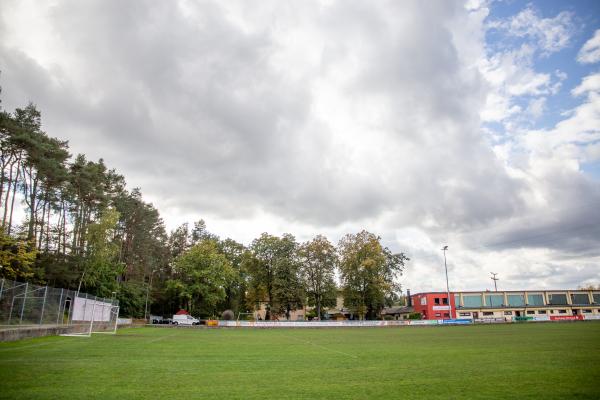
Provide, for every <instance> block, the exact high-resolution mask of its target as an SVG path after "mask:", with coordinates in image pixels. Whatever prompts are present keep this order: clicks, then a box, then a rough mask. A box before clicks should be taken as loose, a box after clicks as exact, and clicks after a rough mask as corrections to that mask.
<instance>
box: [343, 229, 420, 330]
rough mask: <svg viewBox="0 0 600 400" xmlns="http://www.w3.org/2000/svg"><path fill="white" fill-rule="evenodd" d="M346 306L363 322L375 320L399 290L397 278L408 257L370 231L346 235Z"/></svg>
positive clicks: (344, 265)
mask: <svg viewBox="0 0 600 400" xmlns="http://www.w3.org/2000/svg"><path fill="white" fill-rule="evenodd" d="M338 251H339V253H340V275H341V280H342V287H343V294H344V305H345V306H346V307H350V308H353V309H354V311H355V313H356V314H358V315H359V317H360V318H361V319H364V318H369V319H374V318H376V317H377V315H378V313H379V311H380V310H381V309H382V308H383V307H384V305H385V303H386V297H390V296H392V294H393V292H394V291H395V290H396V289H397V288H398V285H397V283H396V282H395V281H394V280H395V278H396V277H397V276H398V275H400V274H401V273H402V270H403V267H404V262H405V261H407V260H408V258H407V257H406V256H405V255H404V254H403V253H400V254H392V253H391V251H389V249H387V248H384V247H383V246H382V245H381V243H380V238H379V237H377V236H376V235H374V234H372V233H369V232H367V231H361V232H359V233H357V234H354V235H353V234H348V235H346V236H344V237H343V238H342V239H341V240H340V243H339V246H338Z"/></svg>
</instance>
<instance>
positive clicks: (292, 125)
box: [0, 0, 600, 293]
mask: <svg viewBox="0 0 600 400" xmlns="http://www.w3.org/2000/svg"><path fill="white" fill-rule="evenodd" d="M0 71H1V75H0V85H1V86H2V107H3V108H4V109H6V110H13V109H14V108H16V107H22V106H24V105H26V104H27V103H28V102H30V101H31V102H33V103H34V104H36V105H37V106H38V108H39V109H40V110H41V111H42V118H43V125H44V129H45V130H46V132H47V133H48V134H49V135H50V136H55V137H59V138H61V139H66V140H68V141H69V145H70V148H71V151H72V153H74V154H76V153H84V154H86V155H87V157H88V158H89V159H99V158H103V159H104V160H105V162H106V163H107V165H108V166H109V167H113V168H116V169H117V171H118V172H119V173H121V174H123V175H124V176H125V178H126V180H127V182H128V185H129V187H130V188H133V187H139V188H141V190H142V193H143V194H144V198H145V199H146V200H148V201H150V202H152V203H153V204H154V205H155V206H156V207H157V208H158V209H159V211H160V213H161V216H162V217H163V219H164V221H165V224H166V226H167V227H168V229H174V228H175V227H176V226H178V225H179V224H181V223H184V222H190V223H192V222H193V221H196V220H198V219H200V218H203V219H204V220H205V221H206V223H207V225H208V229H209V230H210V231H211V232H213V233H216V234H218V235H220V236H221V237H231V238H233V239H236V240H238V241H240V242H243V243H245V244H249V243H250V242H251V241H252V239H254V238H256V237H258V236H259V235H260V234H261V233H262V232H269V233H271V234H276V235H280V234H282V233H284V232H289V233H292V234H293V235H295V236H296V238H297V239H298V240H299V241H306V240H310V239H311V238H312V237H314V236H315V235H317V234H323V235H326V236H327V237H328V238H329V239H330V240H331V241H332V242H334V243H337V241H338V240H339V239H340V238H341V237H342V236H343V235H344V234H347V233H355V232H358V231H360V230H362V229H366V230H369V231H371V232H373V233H376V234H378V235H379V236H381V238H382V241H383V243H384V244H385V245H386V246H388V247H389V248H390V249H391V250H393V251H395V252H400V251H402V252H404V253H405V254H407V255H408V256H409V257H410V259H411V260H410V261H409V262H408V263H407V265H406V270H405V273H404V275H403V276H402V277H401V278H400V282H401V283H402V285H403V286H404V288H405V289H406V288H408V289H411V291H412V292H413V293H414V292H418V291H426V290H445V283H446V282H445V276H444V254H443V252H442V251H441V248H442V247H443V246H444V245H448V246H449V250H448V252H447V253H446V255H447V263H448V271H449V283H450V289H451V290H485V289H490V288H493V281H492V280H491V279H490V272H496V273H498V277H499V278H500V280H499V281H498V288H499V289H501V290H519V289H526V288H529V289H554V288H577V287H579V286H582V285H589V284H600V2H597V1H584V0H574V1H570V2H565V1H533V2H523V1H477V0H469V1H466V2H463V1H446V0H439V1H433V0H432V1H418V0H415V1H409V0H407V1H401V2H399V1H377V2H369V1H364V0H363V1H354V0H345V1H332V0H323V1H304V0H302V1H300V0H298V1H292V0H290V1H276V0H275V1H255V2H249V1H227V2H223V1H210V0H207V1H186V0H180V1H170V2H156V1H150V0H148V1H137V0H136V1H127V2H123V1H118V0H97V1H94V0H89V1H88V0H86V1H62V0H55V1H46V2H38V1H33V0H0Z"/></svg>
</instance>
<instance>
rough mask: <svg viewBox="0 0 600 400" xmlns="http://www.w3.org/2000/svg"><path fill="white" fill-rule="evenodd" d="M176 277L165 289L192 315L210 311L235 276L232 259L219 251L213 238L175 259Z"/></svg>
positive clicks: (219, 300)
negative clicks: (230, 260)
mask: <svg viewBox="0 0 600 400" xmlns="http://www.w3.org/2000/svg"><path fill="white" fill-rule="evenodd" d="M174 267H175V271H176V274H177V278H176V279H171V280H170V281H169V282H168V283H167V290H168V291H169V292H170V293H171V294H172V295H173V296H174V297H175V298H177V299H178V300H179V304H180V306H181V307H182V308H185V309H187V310H188V311H190V312H191V313H193V314H195V315H212V314H215V313H216V312H217V309H216V306H217V304H219V302H222V301H223V300H224V299H225V297H226V292H225V289H226V288H227V287H228V286H229V285H231V283H232V281H233V280H234V279H235V271H234V270H233V268H232V266H231V263H230V262H229V260H228V259H227V257H225V255H223V254H222V253H220V252H219V248H218V246H217V243H216V242H215V241H214V240H204V241H201V242H199V243H198V244H196V245H195V246H193V247H192V248H191V249H189V250H188V251H187V252H185V253H183V254H182V255H181V256H179V257H178V258H177V259H176V260H175V265H174Z"/></svg>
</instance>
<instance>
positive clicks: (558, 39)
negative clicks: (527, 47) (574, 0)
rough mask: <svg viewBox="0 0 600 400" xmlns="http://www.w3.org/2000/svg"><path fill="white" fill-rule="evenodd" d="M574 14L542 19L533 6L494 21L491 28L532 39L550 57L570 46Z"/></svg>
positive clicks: (566, 12)
mask: <svg viewBox="0 0 600 400" xmlns="http://www.w3.org/2000/svg"><path fill="white" fill-rule="evenodd" d="M573 17H574V15H573V13H572V12H569V11H562V12H560V13H558V14H557V15H556V16H554V17H553V18H542V17H541V16H540V15H539V13H538V11H537V10H536V9H535V8H534V7H532V6H531V5H529V6H527V7H526V8H525V9H524V10H522V11H521V12H519V13H518V14H516V15H514V16H513V17H511V18H508V19H506V20H499V21H492V22H490V24H489V27H490V28H496V29H499V30H503V31H505V32H506V33H507V34H508V35H509V36H514V37H518V38H523V39H530V40H532V41H534V43H535V44H536V49H537V50H539V51H540V52H541V53H542V54H543V55H545V56H548V55H550V54H552V53H555V52H557V51H560V50H562V49H564V48H565V47H567V46H568V45H569V44H570V41H571V37H572V36H573V33H574V32H575V26H574V22H573Z"/></svg>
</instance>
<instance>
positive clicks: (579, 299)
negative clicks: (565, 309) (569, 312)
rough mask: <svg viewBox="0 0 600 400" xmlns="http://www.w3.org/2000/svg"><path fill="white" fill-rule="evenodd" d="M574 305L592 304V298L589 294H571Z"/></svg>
mask: <svg viewBox="0 0 600 400" xmlns="http://www.w3.org/2000/svg"><path fill="white" fill-rule="evenodd" d="M571 303H572V304H590V297H589V296H588V294H587V293H571Z"/></svg>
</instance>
